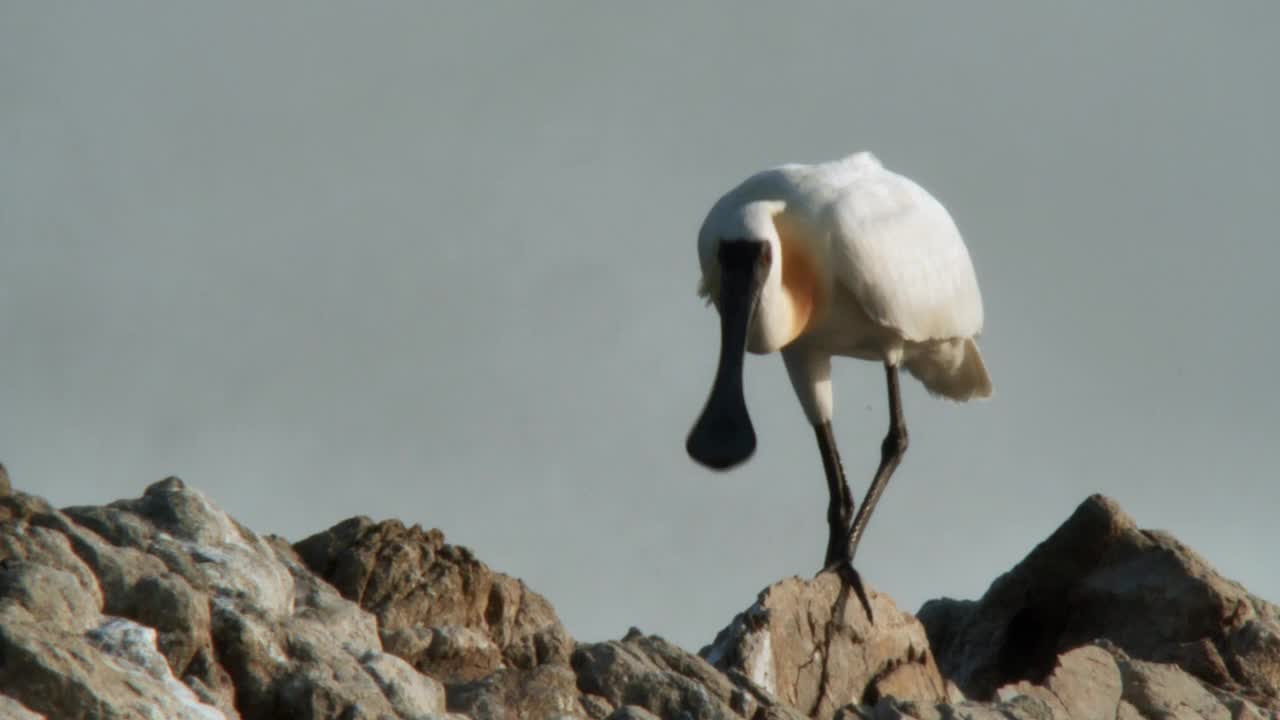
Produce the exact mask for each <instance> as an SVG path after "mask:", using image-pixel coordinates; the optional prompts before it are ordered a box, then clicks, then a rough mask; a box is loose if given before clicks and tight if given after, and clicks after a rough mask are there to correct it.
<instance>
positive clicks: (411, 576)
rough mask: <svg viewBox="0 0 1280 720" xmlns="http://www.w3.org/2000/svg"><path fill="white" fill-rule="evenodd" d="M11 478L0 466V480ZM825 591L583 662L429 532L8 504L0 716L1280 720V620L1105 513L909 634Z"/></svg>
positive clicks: (823, 585) (810, 584)
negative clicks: (295, 537)
mask: <svg viewBox="0 0 1280 720" xmlns="http://www.w3.org/2000/svg"><path fill="white" fill-rule="evenodd" d="M5 480H7V477H6V476H5V475H4V473H3V469H2V466H0V481H5ZM870 598H871V601H872V605H873V609H874V612H875V617H876V622H875V623H874V624H872V623H870V622H868V620H867V619H866V617H865V615H864V614H863V612H862V611H861V607H860V606H859V605H858V603H857V601H856V599H855V600H853V601H852V602H851V601H850V598H849V597H848V593H847V592H845V591H842V590H841V588H840V585H839V582H838V581H837V580H836V578H834V577H833V576H829V575H821V576H819V577H817V578H812V579H801V578H788V579H784V580H782V581H780V582H778V583H775V584H774V585H772V586H770V587H769V588H766V589H765V590H764V591H763V592H761V593H760V595H759V596H758V597H757V599H756V601H755V603H753V604H752V605H751V606H750V607H748V608H747V609H746V610H744V611H743V612H742V613H739V614H738V615H737V616H736V617H735V618H733V619H732V621H731V622H730V623H729V624H728V626H726V627H725V628H724V629H723V630H721V631H720V633H719V634H718V635H717V636H716V637H715V640H714V641H713V642H712V643H710V644H709V645H708V646H707V647H705V648H703V649H702V651H701V653H700V654H697V655H695V654H692V653H690V652H687V651H686V650H684V649H682V648H680V647H678V646H676V645H674V644H672V643H669V642H667V641H665V640H663V639H662V638H660V637H657V636H654V635H646V634H644V633H643V632H641V631H639V630H636V629H632V630H631V631H630V632H628V633H627V634H626V635H625V636H624V637H623V638H622V639H620V640H614V641H608V642H601V643H575V642H574V641H573V640H572V638H570V637H569V635H568V633H567V632H566V631H565V629H564V627H563V625H561V623H560V621H559V619H558V618H557V617H556V614H555V611H554V609H553V608H552V607H551V604H550V603H549V602H547V600H546V599H545V598H543V597H541V596H540V595H538V594H537V593H535V592H533V591H532V590H530V589H529V588H528V587H526V586H525V585H524V584H523V583H522V582H520V581H519V580H517V579H514V578H510V577H508V576H506V575H503V574H501V573H498V572H494V571H492V570H491V569H489V568H488V567H487V566H485V565H484V563H482V562H480V561H479V560H478V559H477V558H475V557H474V555H472V553H471V552H470V551H468V550H467V549H465V548H462V547H458V546H452V545H449V544H447V543H446V542H445V539H444V536H443V535H442V534H441V533H440V532H439V531H438V530H424V529H422V528H420V527H417V526H414V527H405V526H404V525H403V524H401V523H399V522H396V521H394V520H392V521H384V522H374V521H372V520H369V519H367V518H360V517H357V518H352V519H350V520H347V521H344V522H342V523H339V524H338V525H335V526H334V527H332V528H330V529H329V530H326V531H323V532H321V533H317V534H316V535H313V536H311V537H309V538H306V539H305V540H302V541H300V542H298V543H296V544H294V545H290V544H289V543H287V542H285V541H284V540H282V539H280V538H277V537H272V536H260V535H257V534H255V533H254V532H252V531H251V530H249V529H247V528H245V527H243V526H241V525H240V524H239V523H237V522H236V521H235V520H234V519H232V518H231V517H229V516H228V515H226V513H224V512H222V511H221V510H219V509H218V508H217V507H216V506H214V505H213V504H212V503H211V502H210V501H209V500H208V499H207V498H206V497H205V496H204V495H203V494H201V493H200V492H198V491H196V490H194V489H192V488H189V487H187V486H185V485H184V484H183V483H182V482H181V481H179V480H177V479H175V478H170V479H167V480H165V481H162V482H160V483H156V484H155V485H152V486H151V487H149V488H147V490H146V492H145V493H144V494H143V495H142V497H139V498H136V499H132V500H122V501H118V502H115V503H111V504H110V505H106V506H101V507H73V508H65V509H63V510H58V509H55V508H53V507H51V506H49V504H48V503H46V502H45V501H43V500H41V499H40V498H37V497H34V496H31V495H26V494H23V493H21V492H13V491H11V490H10V489H9V488H8V487H7V486H5V484H4V482H0V718H58V719H59V720H61V719H62V718H94V719H96V718H140V717H164V718H195V719H199V720H215V719H230V718H237V719H238V718H243V719H246V720H250V719H252V720H256V719H257V718H342V719H345V720H359V719H362V718H370V719H372V718H379V719H380V720H381V719H383V718H387V719H391V718H414V719H416V720H426V719H428V718H445V717H458V718H460V717H470V718H477V719H481V720H507V719H508V718H510V719H512V720H514V719H516V718H551V717H574V718H593V719H595V720H603V719H604V718H634V719H642V720H643V719H649V718H682V719H687V720H710V719H726V720H733V719H744V720H745V719H750V720H798V719H799V718H805V717H817V718H824V719H825V718H843V719H845V720H849V719H851V718H860V719H862V720H869V719H882V718H885V719H892V718H914V719H916V720H935V719H936V720H942V719H943V718H977V719H981V718H993V719H995V718H999V719H1000V720H1019V719H1021V718H1027V719H1030V718H1037V719H1039V718H1103V717H1105V718H1117V720H1120V719H1126V720H1128V719H1132V718H1166V717H1176V718H1181V717H1188V718H1190V717H1203V718H1219V717H1220V718H1224V719H1225V718H1231V719H1232V720H1239V719H1241V718H1243V719H1246V720H1248V719H1253V718H1257V719H1258V720H1262V719H1264V718H1266V719H1270V718H1274V717H1276V715H1275V712H1276V710H1278V709H1280V695H1278V692H1277V684H1278V683H1280V663H1278V662H1277V658H1278V657H1280V653H1277V648H1278V647H1280V643H1278V642H1277V637H1280V634H1278V633H1277V627H1280V623H1278V622H1277V618H1278V617H1280V615H1278V614H1277V611H1276V608H1275V606H1272V605H1270V604H1268V603H1266V602H1264V601H1262V600H1260V599H1258V598H1255V597H1252V596H1250V595H1248V593H1246V592H1245V591H1244V590H1243V589H1242V588H1240V587H1239V586H1238V585H1236V584H1235V583H1231V582H1230V581H1227V580H1225V579H1223V578H1221V577H1220V576H1218V575H1217V574H1216V573H1215V572H1214V571H1213V570H1212V568H1210V567H1209V566H1208V565H1207V564H1205V563H1204V561H1203V560H1201V559H1200V558H1199V557H1197V556H1196V555H1195V554H1194V553H1192V552H1191V551H1190V550H1187V549H1186V548H1184V547H1183V546H1181V545H1180V544H1178V543H1177V541H1176V540H1174V539H1173V538H1172V537H1170V536H1168V535H1166V534H1163V533H1157V532H1151V531H1142V530H1138V529H1136V527H1135V526H1134V524H1133V522H1132V520H1130V519H1129V518H1128V517H1127V516H1125V515H1124V514H1123V513H1122V512H1120V511H1119V509H1118V508H1116V507H1115V505H1114V503H1111V502H1110V501H1108V500H1106V499H1105V498H1097V497H1095V498H1090V499H1089V500H1088V501H1087V502H1086V503H1085V504H1084V505H1082V506H1081V508H1080V509H1079V510H1077V512H1076V513H1075V514H1074V515H1073V516H1072V517H1071V518H1070V519H1069V520H1068V521H1067V523H1065V524H1064V525H1063V527H1062V528H1060V529H1059V530H1058V531H1057V532H1056V533H1054V535H1053V536H1052V537H1050V538H1049V539H1048V540H1046V541H1045V542H1044V543H1042V544H1041V545H1040V546H1039V547H1037V548H1036V549H1035V550H1033V551H1032V553H1031V554H1030V555H1029V556H1028V557H1027V559H1026V560H1024V561H1023V562H1022V563H1021V564H1019V565H1018V566H1017V567H1016V568H1014V569H1013V570H1011V571H1010V572H1009V573H1006V574H1005V575H1003V576H1001V577H1000V578H999V579H997V580H996V582H995V583H993V585H992V586H991V589H990V590H989V591H988V592H987V593H986V595H985V596H984V597H983V598H982V599H981V600H978V601H975V602H962V601H953V600H940V601H933V602H930V603H928V604H926V606H925V608H923V609H922V612H921V614H920V618H921V620H922V621H923V624H922V623H921V621H918V620H917V619H916V618H915V617H913V616H912V615H910V614H909V613H906V612H903V611H901V610H899V609H898V608H897V607H896V606H895V605H894V603H893V601H892V600H891V599H890V598H888V597H887V596H885V595H883V594H880V593H876V592H875V591H874V590H870Z"/></svg>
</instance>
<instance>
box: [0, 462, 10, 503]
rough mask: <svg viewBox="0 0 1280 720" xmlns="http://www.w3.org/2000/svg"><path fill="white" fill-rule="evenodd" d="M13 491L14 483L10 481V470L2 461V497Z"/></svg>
mask: <svg viewBox="0 0 1280 720" xmlns="http://www.w3.org/2000/svg"><path fill="white" fill-rule="evenodd" d="M12 492H13V485H12V484H11V483H10V482H9V471H8V470H6V469H5V468H4V463H0V497H4V496H6V495H9V494H11V493H12Z"/></svg>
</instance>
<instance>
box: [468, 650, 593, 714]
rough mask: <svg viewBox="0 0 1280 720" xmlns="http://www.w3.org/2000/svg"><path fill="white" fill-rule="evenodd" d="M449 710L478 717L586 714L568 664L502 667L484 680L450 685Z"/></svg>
mask: <svg viewBox="0 0 1280 720" xmlns="http://www.w3.org/2000/svg"><path fill="white" fill-rule="evenodd" d="M448 694H449V711H450V712H454V713H462V714H464V715H466V716H467V717H471V718H474V719H475V720H520V719H521V718H556V717H569V718H580V717H586V716H587V711H586V709H585V708H584V707H583V705H582V703H581V702H580V701H579V696H580V693H579V691H578V687H577V683H576V678H575V677H574V674H573V671H572V670H570V669H569V668H568V667H567V666H565V665H558V664H546V665H541V666H539V667H536V668H533V669H531V670H516V669H506V670H499V671H497V672H495V673H493V674H491V675H489V676H488V677H486V678H484V679H483V680H477V681H475V682H470V683H459V684H454V685H450V686H449V688H448Z"/></svg>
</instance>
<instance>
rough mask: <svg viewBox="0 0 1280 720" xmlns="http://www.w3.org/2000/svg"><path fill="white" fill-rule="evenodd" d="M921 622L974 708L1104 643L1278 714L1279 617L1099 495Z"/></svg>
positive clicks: (938, 603) (933, 606)
mask: <svg viewBox="0 0 1280 720" xmlns="http://www.w3.org/2000/svg"><path fill="white" fill-rule="evenodd" d="M920 619H921V620H922V621H923V622H924V624H925V626H926V628H927V629H928V632H929V637H930V640H931V641H932V644H933V647H934V651H935V653H936V654H937V656H938V662H939V664H940V665H941V667H942V670H943V672H944V673H945V674H946V675H947V676H948V677H950V678H953V679H954V680H955V681H956V682H957V683H958V684H959V685H960V687H961V688H962V689H963V690H964V691H965V692H966V693H967V694H968V695H970V696H971V697H976V698H979V699H988V698H991V697H992V696H993V695H994V693H995V691H996V689H997V688H999V687H1001V686H1003V685H1007V684H1009V683H1014V682H1017V681H1019V680H1027V681H1030V682H1031V683H1033V684H1042V683H1043V682H1044V681H1045V679H1046V678H1047V677H1049V676H1050V673H1051V672H1052V671H1053V669H1054V667H1055V666H1056V665H1057V664H1058V658H1059V656H1060V655H1061V654H1063V653H1065V652H1067V651H1069V650H1071V649H1073V648H1076V647H1080V646H1082V645H1085V644H1087V643H1089V642H1091V641H1094V640H1099V639H1103V640H1108V641H1110V642H1112V643H1114V644H1115V646H1116V647H1118V648H1119V649H1121V650H1123V652H1124V653H1126V654H1127V655H1128V656H1131V657H1133V658H1136V659H1138V660H1142V661H1147V662H1152V663H1169V664H1173V665H1176V666H1178V667H1180V668H1182V669H1183V670H1185V671H1186V672H1188V673H1190V674H1191V675H1194V676H1195V677H1197V678H1199V679H1200V680H1202V681H1204V682H1205V683H1207V684H1209V685H1211V686H1214V687H1217V688H1221V689H1222V690H1224V691H1228V692H1230V693H1233V694H1236V695H1240V696H1242V697H1244V698H1247V699H1249V700H1250V701H1252V702H1254V703H1257V704H1259V705H1261V706H1263V707H1270V708H1272V709H1277V708H1280V609H1278V608H1277V607H1276V606H1275V605H1272V604H1270V603H1267V602H1265V601H1263V600H1261V599H1260V598H1257V597H1254V596H1252V595H1250V594H1248V592H1246V591H1245V590H1244V588H1242V587H1241V586H1240V585H1238V584H1237V583H1234V582H1231V581H1229V580H1227V579H1225V578H1223V577H1222V576H1220V575H1219V574H1218V573H1217V572H1216V571H1214V570H1213V568H1212V567H1210V566H1209V565H1208V564H1207V563H1206V562H1205V561H1204V560H1203V559H1202V558H1200V556H1198V555H1197V554H1195V553H1194V552H1192V551H1191V550H1190V549H1188V548H1187V547H1185V546H1184V545H1182V544H1181V543H1180V542H1178V541H1177V540H1176V539H1175V538H1173V537H1172V536H1171V535H1169V534H1167V533H1164V532H1159V531H1151V530H1139V529H1138V528H1137V526H1136V525H1135V523H1134V521H1133V520H1132V518H1130V517H1129V516H1128V515H1126V514H1125V513H1124V512H1123V511H1122V510H1121V509H1120V508H1119V506H1118V505H1116V503H1115V502H1114V501H1112V500H1109V499H1107V498H1105V497H1102V496H1100V495H1095V496H1092V497H1090V498H1089V499H1087V500H1086V501H1085V502H1084V503H1083V504H1081V505H1080V507H1079V508H1078V509H1077V510H1076V511H1075V513H1074V514H1072V516H1071V517H1070V518H1069V519H1068V520H1067V521H1066V522H1065V523H1063V525H1062V526H1061V527H1059V528H1058V530H1057V531H1055V532H1054V533H1053V534H1052V535H1051V536H1050V537H1049V538H1048V539H1047V540H1045V541H1044V542H1042V543H1041V544H1040V545H1038V546H1037V547H1036V548H1035V549H1034V550H1032V552H1031V553H1030V554H1029V555H1028V556H1027V557H1026V558H1025V559H1024V560H1023V561H1022V562H1021V563H1019V564H1018V565H1017V566H1016V567H1014V568H1013V569H1012V570H1010V571H1009V572H1007V573H1005V574H1004V575H1002V576H1000V577H999V578H997V579H996V581H995V582H994V583H992V585H991V587H990V589H989V590H988V591H987V592H986V594H985V595H983V597H982V599H981V600H979V601H977V602H976V603H962V602H956V601H951V600H935V601H930V602H928V603H926V604H925V606H924V607H923V608H921V610H920ZM1122 669H1123V667H1122ZM1126 687H1128V684H1126ZM1125 699H1126V700H1127V701H1129V702H1130V703H1133V700H1131V699H1130V698H1128V697H1127V696H1126V698H1125ZM1133 704H1134V705H1135V706H1137V703H1133Z"/></svg>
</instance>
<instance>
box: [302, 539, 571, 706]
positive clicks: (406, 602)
mask: <svg viewBox="0 0 1280 720" xmlns="http://www.w3.org/2000/svg"><path fill="white" fill-rule="evenodd" d="M294 547H295V549H296V550H297V552H298V554H299V556H301V557H302V559H303V560H304V561H305V562H306V564H307V566H308V567H310V568H311V570H312V571H314V572H315V573H316V574H317V575H319V576H320V577H323V578H324V579H325V580H327V581H328V582H330V583H331V584H332V585H333V586H334V587H336V588H337V589H338V591H339V592H341V593H342V595H343V597H345V598H347V599H349V600H352V601H354V602H357V603H359V604H360V606H361V607H363V608H365V609H366V610H368V611H369V612H372V613H373V614H374V615H375V616H376V617H377V618H378V623H379V630H380V632H381V633H382V637H383V640H384V642H386V643H387V645H388V650H389V651H390V652H394V653H396V654H398V655H400V656H401V657H403V658H404V659H405V660H407V661H409V662H410V663H411V664H413V665H414V667H416V668H418V669H419V670H422V671H424V672H430V673H432V674H434V675H437V676H438V677H441V678H442V679H444V680H446V681H447V682H459V681H470V680H475V679H478V678H480V677H483V676H485V675H486V674H488V673H490V672H492V671H494V670H496V669H498V668H499V667H512V668H518V669H523V670H530V669H533V668H535V667H538V666H539V665H543V664H548V663H549V664H561V665H563V664H566V663H567V661H568V658H569V653H570V652H572V649H573V640H572V638H570V637H569V633H568V632H567V631H566V630H565V629H564V626H563V625H562V624H561V623H560V619H559V618H558V617H556V614H555V610H554V609H553V608H552V607H551V604H550V603H548V602H547V601H546V599H545V598H543V597H542V596H541V595H538V594H537V593H535V592H532V591H531V590H529V589H528V588H527V587H525V584H524V583H523V582H521V581H519V580H516V579H514V578H510V577H508V576H506V575H503V574H502V573H496V572H493V571H492V570H490V569H489V568H488V567H487V566H485V565H484V563H482V562H480V561H479V560H477V559H476V558H475V556H474V555H473V554H472V553H471V551H470V550H468V549H466V548H464V547H458V546H453V545H448V544H446V543H445V541H444V534H443V533H441V532H440V531H439V530H423V529H422V528H421V527H419V526H417V525H415V526H413V527H405V526H404V525H403V524H402V523H400V522H398V521H395V520H388V521H385V522H380V523H375V522H373V521H371V520H369V519H368V518H364V517H356V518H351V519H350V520H346V521H344V522H342V523H339V524H338V525H335V526H333V527H332V528H330V529H328V530H326V531H324V532H321V533H317V534H315V535H312V536H311V537H309V538H306V539H305V540H302V541H301V542H299V543H297V544H296V545H295V546H294Z"/></svg>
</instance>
